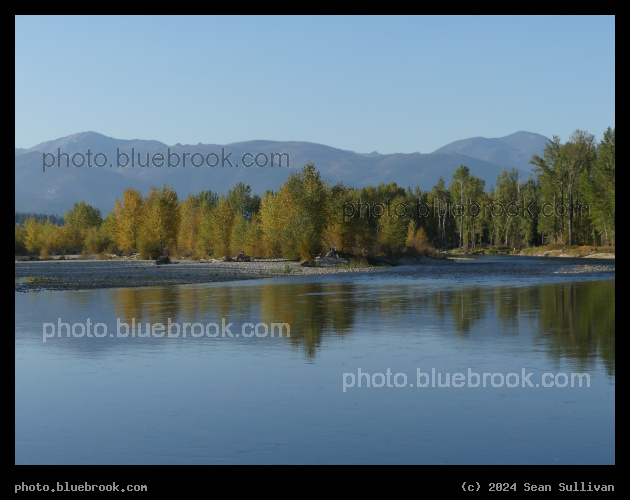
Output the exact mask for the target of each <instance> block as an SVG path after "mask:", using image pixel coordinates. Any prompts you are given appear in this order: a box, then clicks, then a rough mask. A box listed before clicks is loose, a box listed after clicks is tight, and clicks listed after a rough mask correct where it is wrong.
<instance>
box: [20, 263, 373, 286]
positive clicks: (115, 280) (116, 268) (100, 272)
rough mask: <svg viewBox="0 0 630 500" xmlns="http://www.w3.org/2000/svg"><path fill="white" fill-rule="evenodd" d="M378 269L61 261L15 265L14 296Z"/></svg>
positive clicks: (331, 265)
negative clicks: (30, 293)
mask: <svg viewBox="0 0 630 500" xmlns="http://www.w3.org/2000/svg"><path fill="white" fill-rule="evenodd" d="M375 269H377V268H375V267H370V266H354V265H351V264H349V263H348V262H346V261H344V260H339V261H337V262H335V261H332V262H331V261H328V262H325V263H323V264H321V265H313V266H302V265H300V263H299V262H296V261H290V260H285V259H252V260H250V261H235V260H232V261H220V260H208V261H204V260H199V261H193V260H172V261H170V263H168V264H157V263H156V261H153V260H139V259H129V260H127V259H115V260H96V259H87V260H79V259H63V260H61V259H58V260H54V259H53V260H32V261H30V260H29V261H18V260H16V262H15V290H16V291H20V292H28V291H38V290H82V289H90V288H118V287H139V286H153V285H181V284H187V283H211V282H220V281H235V280H251V279H260V278H277V277H280V276H308V275H317V274H339V273H356V272H370V271H373V270H375Z"/></svg>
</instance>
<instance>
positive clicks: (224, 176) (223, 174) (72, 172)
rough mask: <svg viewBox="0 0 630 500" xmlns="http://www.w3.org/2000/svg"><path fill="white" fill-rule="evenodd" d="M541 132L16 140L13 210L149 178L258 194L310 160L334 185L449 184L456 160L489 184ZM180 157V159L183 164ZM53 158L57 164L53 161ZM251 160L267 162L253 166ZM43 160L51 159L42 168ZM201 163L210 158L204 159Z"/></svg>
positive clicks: (149, 182)
mask: <svg viewBox="0 0 630 500" xmlns="http://www.w3.org/2000/svg"><path fill="white" fill-rule="evenodd" d="M539 138H540V139H542V143H541V142H540V140H539ZM546 141H547V139H546V138H544V137H543V136H539V135H538V134H530V133H528V132H517V133H516V134H512V135H511V136H507V137H503V138H500V139H483V138H473V139H465V140H463V141H457V142H454V143H451V144H449V145H447V146H444V147H443V148H440V149H439V150H436V151H435V152H433V153H430V154H421V153H412V154H402V153H398V154H386V155H383V154H379V153H377V152H376V151H374V152H372V153H369V154H366V153H355V152H354V151H347V150H342V149H337V148H333V147H330V146H325V145H323V144H316V143H310V142H295V141H265V140H257V141H246V142H236V143H232V144H226V145H220V144H196V145H181V144H176V145H174V146H168V145H166V144H164V143H162V142H159V141H153V140H140V139H133V140H123V139H115V138H112V137H107V136H104V135H102V134H98V133H96V132H81V133H78V134H73V135H70V136H67V137H62V138H59V139H55V140H52V141H47V142H43V143H41V144H38V145H37V146H33V147H32V148H28V149H21V148H16V150H15V210H16V211H19V212H39V213H47V214H57V215H63V214H64V213H65V211H66V210H69V209H71V208H72V206H73V204H74V202H77V201H81V200H84V201H86V202H87V203H90V204H91V205H93V206H95V207H97V208H100V209H101V211H102V212H103V215H106V214H107V213H108V212H109V211H111V210H112V209H113V208H114V201H115V200H116V198H119V199H120V198H121V197H122V193H123V191H124V190H125V189H126V188H127V187H130V186H131V187H133V188H135V189H139V190H140V191H141V192H142V193H145V194H147V193H148V192H149V190H150V188H151V186H158V187H160V186H162V184H163V183H166V184H168V185H170V186H173V188H174V189H175V190H176V191H177V194H178V196H179V197H180V198H182V199H183V198H186V197H187V196H188V195H189V194H190V193H193V194H196V193H198V192H199V191H201V190H204V189H210V190H212V191H214V192H216V193H219V194H223V193H227V191H228V190H229V189H232V188H233V187H234V186H235V185H236V183H238V182H243V183H245V184H249V185H250V186H251V188H252V191H253V192H254V193H258V194H259V195H261V196H262V195H263V194H264V192H265V191H266V190H277V189H278V188H279V187H280V185H281V184H282V183H283V182H284V181H285V180H286V179H287V178H288V177H289V175H290V173H291V172H296V171H299V169H301V167H302V166H303V165H304V164H306V163H307V162H309V161H311V162H313V163H314V164H315V165H316V167H317V169H318V170H319V171H320V172H321V175H322V178H323V179H325V180H329V181H330V182H331V183H332V184H336V183H338V182H343V183H344V184H345V185H348V186H352V187H358V188H360V187H365V186H377V185H378V184H380V183H381V182H384V183H390V182H396V183H397V184H398V185H399V186H403V187H405V188H406V187H408V186H411V187H412V188H414V187H415V186H419V187H420V189H422V190H430V189H432V188H433V186H434V185H435V184H436V183H437V182H438V179H439V178H440V177H442V178H444V180H445V181H446V184H447V185H448V184H450V182H451V176H452V173H453V172H454V171H455V169H456V168H457V167H458V166H459V165H462V164H463V165H466V166H468V167H469V168H470V171H471V173H472V174H473V175H475V176H477V177H480V178H482V179H484V180H485V181H486V185H487V186H490V185H493V184H495V183H496V179H497V176H498V175H499V174H500V172H501V169H502V167H504V166H505V167H508V168H511V167H513V166H514V167H516V168H518V169H519V172H520V173H521V175H522V177H523V179H526V178H527V177H528V176H529V174H530V172H531V168H530V167H531V165H528V164H526V162H524V159H525V158H526V159H527V161H529V158H531V155H532V154H541V153H542V151H543V148H544V144H545V142H546ZM537 144H538V145H539V146H540V147H539V149H536V147H537V146H536V145H537ZM540 144H542V145H540ZM132 151H133V153H134V155H133V158H134V166H131V165H128V166H126V167H119V166H117V159H119V160H120V163H122V164H124V163H125V161H126V160H127V159H129V163H130V164H131V156H132V155H131V153H132ZM88 152H89V153H90V160H91V163H92V165H95V164H98V165H102V166H92V167H88V166H87V156H88ZM169 154H170V155H171V158H172V159H173V160H172V163H175V159H176V158H179V166H177V167H171V168H169V167H168V166H166V165H167V158H168V155H169ZM75 155H76V156H75ZM147 155H148V157H149V158H150V159H152V160H153V161H154V163H155V164H159V163H160V162H159V159H160V157H161V158H162V159H163V163H164V165H163V166H149V167H142V166H139V165H138V164H137V161H138V156H139V160H140V162H141V163H146V160H147ZM272 155H276V156H272ZM277 155H284V156H282V157H280V156H277ZM184 157H186V160H187V164H186V166H185V167H182V163H183V162H182V159H183V158H184ZM272 158H273V159H274V166H271V159H272ZM58 160H61V162H60V163H61V164H62V166H61V167H58V166H56V165H57V164H58ZM73 160H74V161H75V164H79V165H80V164H81V161H84V162H85V164H84V165H83V166H72V161H73ZM191 161H193V162H194V164H196V165H198V164H199V163H201V162H202V161H203V162H204V165H203V166H200V167H196V166H193V164H191ZM255 161H257V162H258V164H259V165H264V166H256V164H255V163H254V162H255ZM44 162H47V163H48V164H49V165H50V164H53V163H54V165H55V166H53V167H50V168H44ZM265 162H266V164H265ZM208 163H209V164H211V165H214V164H215V163H216V164H217V165H216V166H208ZM244 163H251V164H252V166H249V167H248V166H245V165H244ZM278 163H281V165H280V166H279V165H278ZM287 163H288V168H287ZM67 164H70V166H69V167H68V166H67ZM230 164H231V165H232V166H230ZM110 165H111V166H110Z"/></svg>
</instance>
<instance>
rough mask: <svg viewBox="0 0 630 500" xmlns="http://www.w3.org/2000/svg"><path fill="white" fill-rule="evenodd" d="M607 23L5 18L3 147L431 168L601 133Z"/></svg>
mask: <svg viewBox="0 0 630 500" xmlns="http://www.w3.org/2000/svg"><path fill="white" fill-rule="evenodd" d="M614 82H615V18H614V17H613V16H548V17H547V16H543V17H538V16H534V17H522V16H508V17H503V16H457V17H455V16H454V17H451V16H438V17H433V16H428V17H425V16H419V17H415V16H414V17H407V16H403V17H396V16H394V17H392V16H383V17H381V16H376V17H372V16H359V17H355V16H321V17H320V16H307V17H301V16H297V17H294V16H289V17H285V16H247V17H239V16H228V17H204V16H192V17H189V16H173V17H171V16H163V17H161V16H155V17H154V16H148V17H144V16H129V17H127V16H123V17H119V16H102V17H101V16H87V17H83V16H70V17H67V16H18V17H16V19H15V146H16V147H25V148H28V147H31V146H34V145H36V144H38V143H40V142H43V141H47V140H52V139H57V138H59V137H63V136H66V135H70V134H74V133H77V132H84V131H95V132H99V133H102V134H105V135H108V136H111V137H116V138H120V139H136V138H137V139H155V140H159V141H162V142H164V143H166V144H168V145H173V144H175V143H178V142H179V143H182V144H196V143H198V142H202V143H214V144H227V143H230V142H237V141H246V140H254V139H268V140H282V141H284V140H295V141H310V142H317V143H322V144H326V145H329V146H333V147H337V148H341V149H350V150H354V151H357V152H365V153H368V152H371V151H374V150H376V151H378V152H380V153H396V152H400V153H412V152H416V151H418V152H421V153H430V152H432V151H434V150H435V149H437V148H439V147H441V146H443V145H445V144H447V143H449V142H452V141H454V140H458V139H464V138H468V137H476V136H482V137H502V136H505V135H508V134H511V133H513V132H516V131H519V130H526V131H529V132H537V133H540V134H543V135H546V136H548V137H551V136H552V135H554V134H555V135H559V136H560V138H561V139H562V140H563V141H565V140H567V139H568V137H569V135H570V134H571V133H572V132H573V131H574V130H575V129H578V128H579V129H582V130H586V131H588V132H590V133H592V134H595V136H596V138H597V139H598V140H599V139H601V136H602V134H603V132H604V130H605V129H606V128H607V127H608V126H611V127H614V126H615V83H614Z"/></svg>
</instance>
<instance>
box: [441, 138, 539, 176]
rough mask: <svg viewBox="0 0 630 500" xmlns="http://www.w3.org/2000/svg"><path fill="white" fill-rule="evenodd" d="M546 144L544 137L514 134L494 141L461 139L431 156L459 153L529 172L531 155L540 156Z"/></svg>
mask: <svg viewBox="0 0 630 500" xmlns="http://www.w3.org/2000/svg"><path fill="white" fill-rule="evenodd" d="M547 142H549V139H548V138H547V137H545V136H544V135H540V134H534V133H532V132H516V133H514V134H510V135H507V136H505V137H498V138H495V139H487V138H485V137H471V138H470V139H462V140H461V141H455V142H451V143H450V144H447V145H446V146H442V147H441V148H439V149H436V150H435V151H434V152H433V154H435V153H459V154H462V155H466V156H471V157H472V158H477V159H478V160H483V161H487V162H489V163H494V164H496V165H499V166H501V167H506V168H512V167H516V168H517V169H519V170H525V171H531V168H532V166H531V165H530V164H529V160H530V159H531V157H532V155H535V154H537V155H540V154H541V153H542V151H543V150H544V149H545V145H546V144H547Z"/></svg>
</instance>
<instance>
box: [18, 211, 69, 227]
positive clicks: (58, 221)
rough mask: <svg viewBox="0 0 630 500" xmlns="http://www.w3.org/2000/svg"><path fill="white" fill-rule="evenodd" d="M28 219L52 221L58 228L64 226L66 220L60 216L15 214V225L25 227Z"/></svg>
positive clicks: (28, 213) (27, 213)
mask: <svg viewBox="0 0 630 500" xmlns="http://www.w3.org/2000/svg"><path fill="white" fill-rule="evenodd" d="M27 219H35V220H36V221H42V222H43V221H47V220H48V221H50V222H51V223H52V224H55V225H56V226H63V224H64V219H63V217H60V216H58V215H48V214H36V213H31V212H15V223H16V224H19V225H20V226H24V223H25V222H26V220H27Z"/></svg>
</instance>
